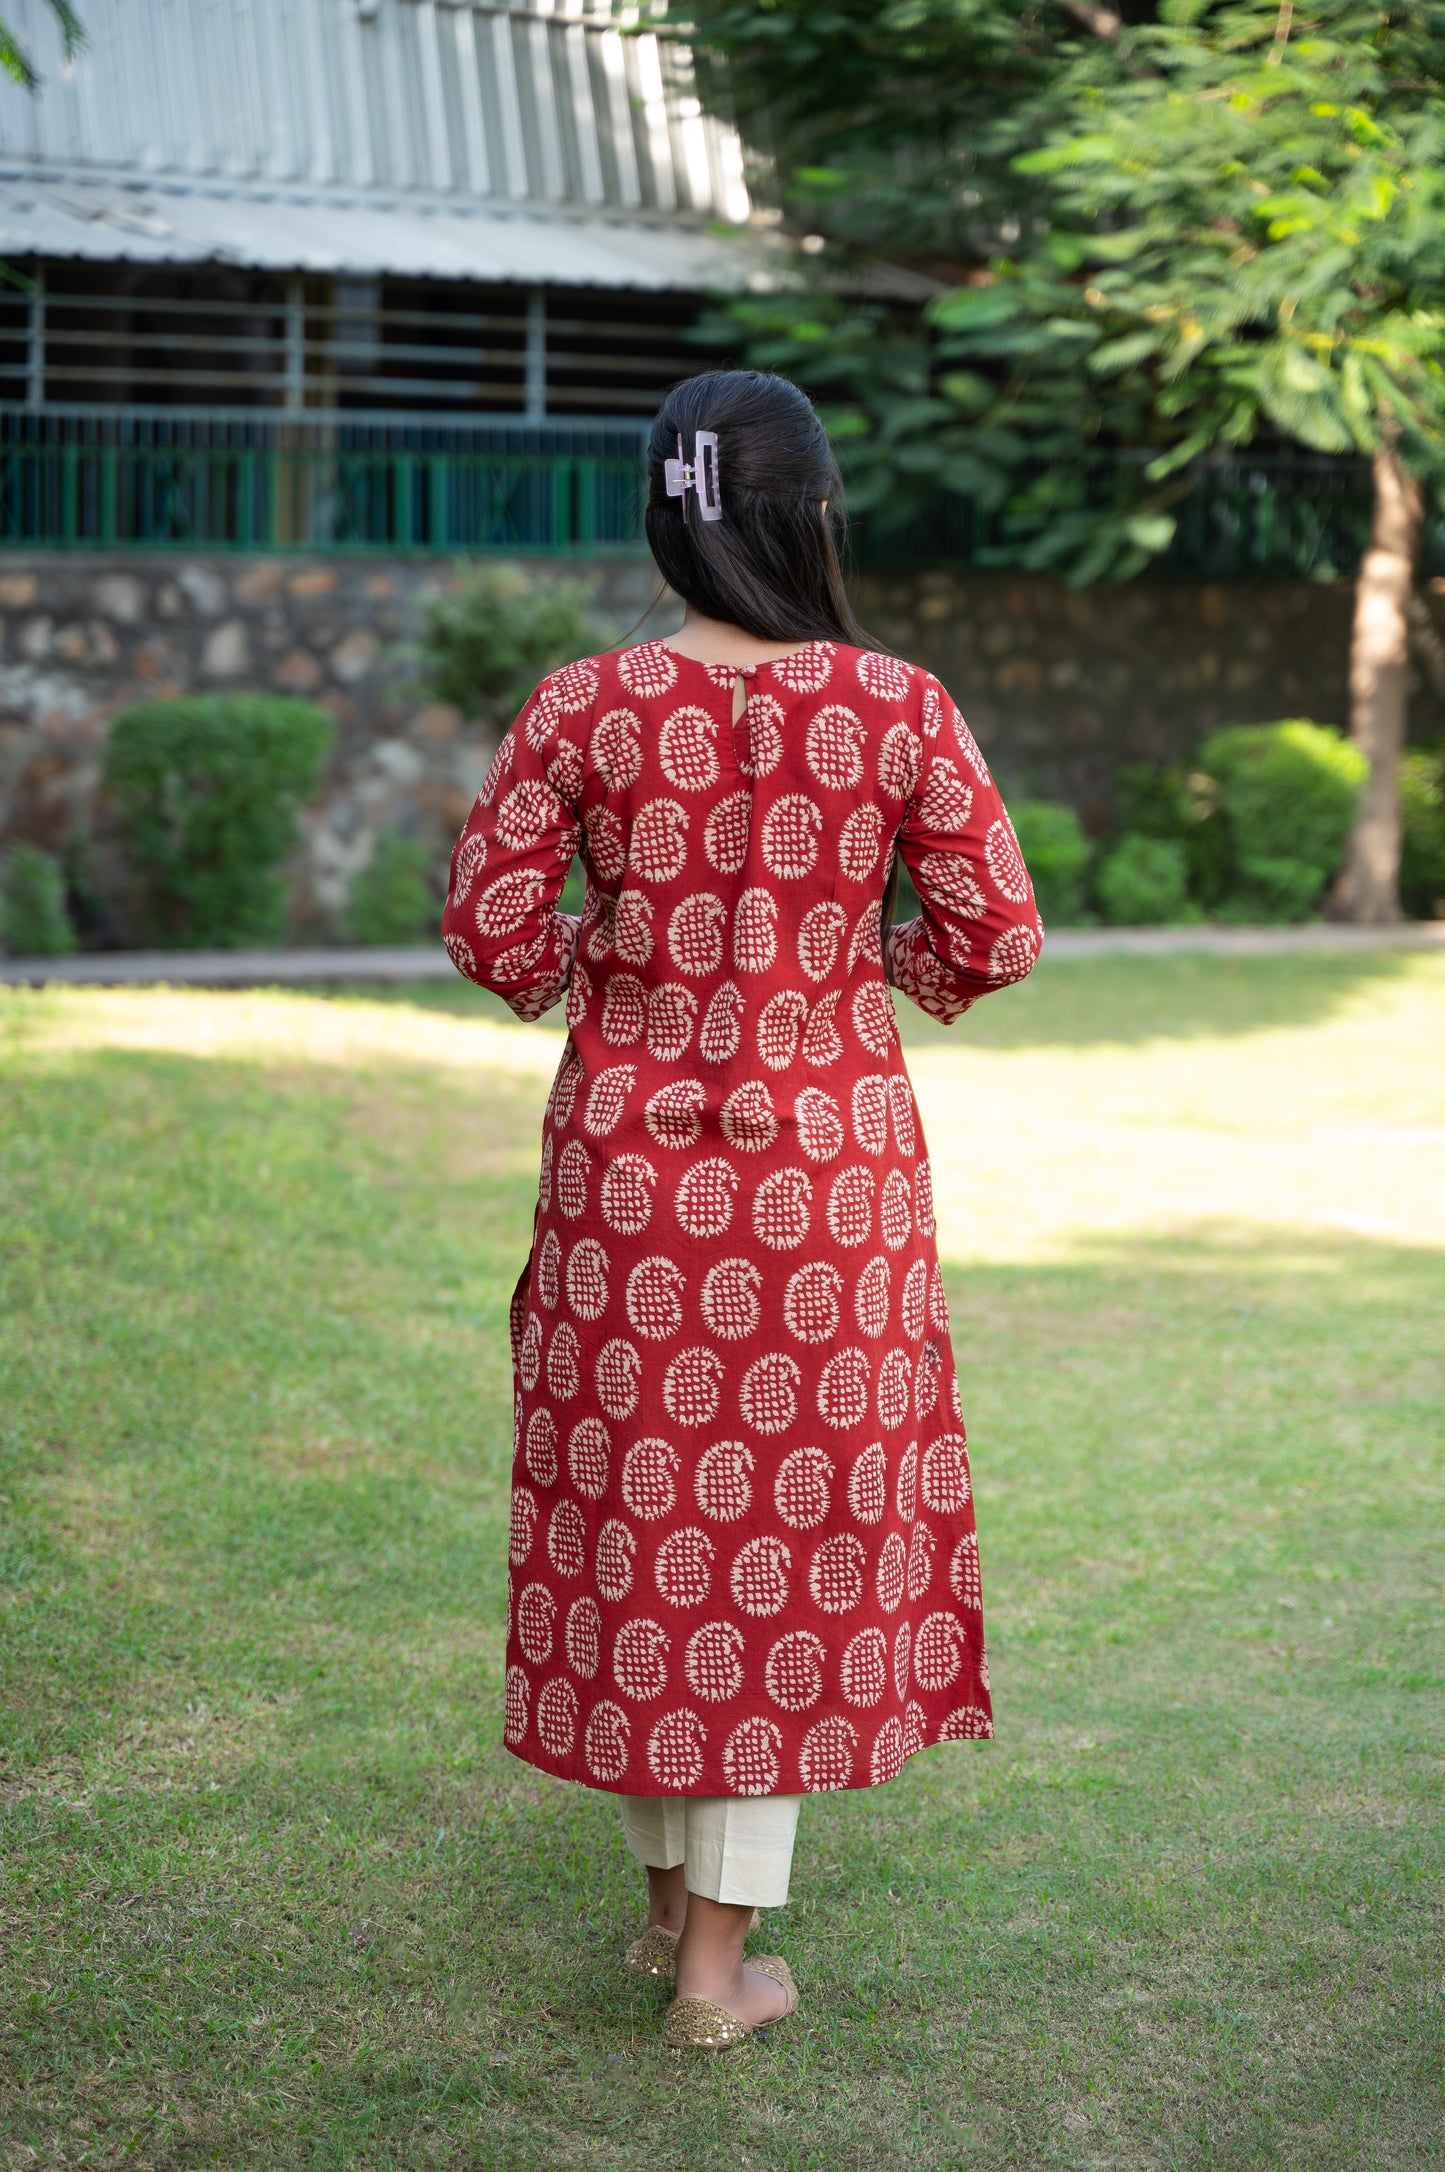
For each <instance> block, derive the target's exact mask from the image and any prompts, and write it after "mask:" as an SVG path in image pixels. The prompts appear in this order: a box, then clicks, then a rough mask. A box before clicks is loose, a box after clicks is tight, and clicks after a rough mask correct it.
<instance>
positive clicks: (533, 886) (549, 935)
mask: <svg viewBox="0 0 1445 2172" xmlns="http://www.w3.org/2000/svg"><path fill="white" fill-rule="evenodd" d="M581 766H582V763H581V754H580V751H579V749H578V748H577V746H576V745H575V744H574V743H573V742H571V741H570V740H569V739H567V738H566V737H565V736H564V734H563V733H562V731H561V729H560V728H559V715H558V710H557V706H556V703H555V701H554V699H553V692H552V682H551V681H550V680H548V679H544V680H543V681H542V684H541V685H540V686H539V687H538V689H537V691H536V693H535V694H534V695H533V696H532V698H531V700H530V701H529V702H528V703H527V704H526V706H525V707H524V709H523V710H522V713H521V715H520V716H519V717H518V718H517V721H516V723H515V724H514V725H513V726H512V728H511V730H510V731H509V732H508V733H507V735H506V737H505V738H504V739H503V741H502V743H501V745H500V746H499V747H498V749H497V752H496V755H495V756H494V758H493V761H492V764H491V767H490V768H489V769H488V771H487V774H486V778H485V780H484V781H483V784H482V788H481V791H480V792H479V793H478V794H477V799H476V803H475V805H474V806H473V808H472V811H471V813H470V814H469V815H468V816H467V820H466V824H465V827H464V828H463V830H462V834H461V836H460V837H459V838H458V839H457V842H456V848H455V850H454V851H453V853H452V865H451V881H450V883H449V885H448V889H447V902H446V910H445V911H444V913H443V915H442V939H443V941H444V942H445V944H446V947H447V950H448V952H449V953H450V956H451V960H452V963H453V965H455V967H456V968H457V971H458V972H459V973H464V974H465V975H466V977H467V979H468V980H474V981H475V982H476V983H477V985H478V987H480V988H490V989H492V990H494V991H495V993H496V994H497V995H499V996H500V997H501V998H502V1000H503V1002H504V1003H507V1004H509V1005H510V1006H511V1008H512V1009H513V1010H514V1011H515V1012H516V1014H517V1016H518V1017H519V1018H540V1017H541V1015H542V1013H543V1012H544V1011H547V1010H550V1009H551V1007H552V1005H553V1004H554V1003H556V1002H557V1001H559V999H560V998H561V996H562V995H563V994H564V993H565V991H566V988H567V984H568V981H569V980H570V979H571V975H572V963H573V959H574V958H575V956H576V951H577V929H578V917H577V915H576V914H575V913H559V912H558V910H557V900H558V898H559V897H560V896H561V894H562V888H563V885H564V883H565V882H566V880H567V870H568V869H569V867H570V866H571V864H572V858H573V855H574V853H575V852H576V850H577V844H578V839H579V836H580V823H579V821H578V817H577V813H576V800H577V796H578V794H579V792H580V789H581Z"/></svg>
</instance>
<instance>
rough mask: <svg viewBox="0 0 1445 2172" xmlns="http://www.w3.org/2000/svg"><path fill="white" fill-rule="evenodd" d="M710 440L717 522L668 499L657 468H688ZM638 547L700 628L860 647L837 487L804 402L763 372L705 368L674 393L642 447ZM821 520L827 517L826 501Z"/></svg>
mask: <svg viewBox="0 0 1445 2172" xmlns="http://www.w3.org/2000/svg"><path fill="white" fill-rule="evenodd" d="M699 430H714V431H716V433H717V441H718V442H717V480H718V495H719V496H720V498H721V500H722V508H723V517H722V519H721V520H712V521H705V520H703V519H702V517H701V509H700V506H699V502H698V499H697V496H696V494H695V493H694V492H693V491H692V490H688V491H687V492H686V493H685V494H684V495H683V496H682V497H680V498H670V497H669V496H668V495H667V481H666V475H665V473H664V468H665V463H666V462H667V461H669V460H675V459H676V458H677V451H678V445H677V441H678V439H679V437H680V438H681V439H682V457H683V459H684V461H685V462H686V463H687V464H688V465H689V466H691V465H692V464H693V462H694V460H695V457H696V455H695V445H694V440H695V437H696V433H697V432H698V431H699ZM647 482H648V491H647V541H648V544H649V546H650V548H651V551H652V555H653V557H654V558H655V559H656V560H657V566H658V571H659V572H660V573H661V574H662V576H663V579H664V580H665V581H666V582H667V583H668V586H669V587H671V588H673V589H675V590H676V592H677V594H678V595H679V596H681V597H682V598H683V600H684V602H686V603H690V604H691V605H692V606H693V608H694V609H695V610H698V611H701V612H702V613H703V614H704V616H705V617H707V618H715V619H721V620H722V621H724V623H725V624H727V625H731V626H742V627H745V628H746V629H747V631H748V632H749V633H750V634H756V635H757V636H758V637H759V639H760V640H764V641H820V640H822V641H843V642H848V643H850V644H858V645H861V644H862V642H863V635H862V633H861V631H860V629H859V626H858V623H857V621H856V619H855V618H854V616H853V611H852V606H851V605H850V604H849V601H848V594H847V590H846V589H845V588H844V586H843V569H842V567H841V565H840V564H839V559H838V551H839V546H840V544H841V542H842V539H843V536H844V533H845V522H844V518H843V481H842V477H841V476H840V475H839V473H838V463H837V461H836V460H835V458H834V457H833V448H832V446H831V445H830V444H829V443H828V433H827V431H826V430H825V429H824V428H823V425H822V423H821V422H819V420H818V418H817V416H816V415H815V414H814V412H813V408H812V404H811V402H810V401H809V400H808V398H807V395H806V394H805V393H802V392H800V391H799V390H798V387H797V386H796V385H795V384H791V383H790V382H789V380H788V379H787V378H786V377H772V376H769V375H768V374H767V373H766V372H764V371H762V370H706V371H704V372H703V374H702V375H701V376H698V377H689V378H686V379H685V380H684V382H683V383H682V384H680V385H674V386H673V388H672V390H671V392H669V394H668V395H667V398H666V399H665V400H664V401H663V403H662V409H661V412H660V413H659V415H658V417H657V420H656V421H655V422H654V423H653V425H652V436H651V438H650V440H649V442H648V448H647ZM825 501H826V503H827V511H826V512H824V510H823V505H824V502H825Z"/></svg>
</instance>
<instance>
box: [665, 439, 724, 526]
mask: <svg viewBox="0 0 1445 2172" xmlns="http://www.w3.org/2000/svg"><path fill="white" fill-rule="evenodd" d="M663 474H664V477H665V479H666V483H667V495H668V496H669V497H670V498H684V499H685V498H686V496H687V494H688V491H689V490H693V491H695V492H696V493H697V509H698V512H699V514H700V515H701V517H702V518H703V519H704V520H721V519H722V517H723V509H722V496H721V493H720V491H719V488H718V464H717V432H716V430H694V431H693V434H692V466H691V467H689V466H688V464H687V462H686V461H685V460H684V459H683V457H682V433H681V431H679V432H678V438H677V458H676V459H675V460H668V461H665V462H664V463H663ZM683 511H684V513H685V512H686V511H687V507H686V505H684V506H683Z"/></svg>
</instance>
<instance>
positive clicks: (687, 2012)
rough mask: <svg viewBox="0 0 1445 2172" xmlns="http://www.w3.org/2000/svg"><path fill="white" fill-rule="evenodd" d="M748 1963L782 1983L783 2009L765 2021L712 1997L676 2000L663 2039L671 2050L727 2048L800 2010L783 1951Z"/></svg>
mask: <svg viewBox="0 0 1445 2172" xmlns="http://www.w3.org/2000/svg"><path fill="white" fill-rule="evenodd" d="M747 1965H748V1967H749V1968H755V1969H756V1970H757V1972H758V1974H759V1975H760V1976H771V1977H772V1979H773V1981H774V1982H775V1983H780V1984H781V1985H782V1986H783V1989H784V1990H785V1991H786V1992H787V1994H788V2003H787V2005H786V2006H785V2007H784V2008H783V2010H782V2012H781V2013H780V2014H772V2015H770V2016H769V2018H768V2019H767V2020H766V2021H744V2020H743V2018H742V2016H741V2014H734V2013H730V2012H729V2011H728V2009H727V2007H726V2006H715V2005H714V2004H713V2002H712V2000H711V1999H696V1998H687V1999H674V2000H673V2002H672V2004H671V2005H670V2006H669V2007H668V2009H667V2013H666V2015H665V2016H664V2019H663V2024H662V2039H663V2042H664V2043H665V2044H666V2045H667V2047H668V2049H669V2050H670V2051H726V2050H728V2049H729V2047H730V2046H731V2045H733V2044H740V2043H741V2042H742V2041H743V2038H744V2037H747V2036H756V2034H757V2033H758V2030H759V2029H770V2028H771V2027H772V2026H773V2023H774V2022H775V2021H786V2020H787V2018H788V2016H789V2014H793V2013H796V2012H797V2010H798V1987H797V1985H796V1984H795V1983H794V1981H793V1972H792V1970H791V1969H790V1968H789V1966H788V1964H787V1962H786V1961H785V1960H784V1959H783V1957H782V1955H781V1954H779V1953H759V1954H754V1955H752V1956H750V1958H749V1960H748V1964H747Z"/></svg>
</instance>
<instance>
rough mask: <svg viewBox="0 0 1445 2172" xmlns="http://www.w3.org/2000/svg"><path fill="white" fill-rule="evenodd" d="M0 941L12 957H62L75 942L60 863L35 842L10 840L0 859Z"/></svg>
mask: <svg viewBox="0 0 1445 2172" xmlns="http://www.w3.org/2000/svg"><path fill="white" fill-rule="evenodd" d="M0 941H3V943H4V946H5V948H6V949H7V950H8V951H9V952H10V953H11V955H12V956H13V957H17V958H64V957H68V956H69V954H70V952H71V951H73V950H74V949H75V948H76V947H77V945H76V937H75V928H74V926H73V924H72V922H71V918H70V913H69V910H68V908H67V906H66V902H65V876H64V875H63V873H62V872H61V868H60V862H59V861H58V860H57V859H55V858H54V857H53V855H52V854H50V853H48V852H42V850H41V849H40V847H39V845H12V846H11V847H10V849H9V851H8V852H6V853H5V855H4V857H3V859H0Z"/></svg>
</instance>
